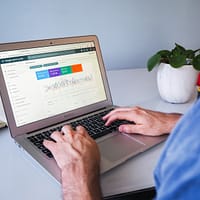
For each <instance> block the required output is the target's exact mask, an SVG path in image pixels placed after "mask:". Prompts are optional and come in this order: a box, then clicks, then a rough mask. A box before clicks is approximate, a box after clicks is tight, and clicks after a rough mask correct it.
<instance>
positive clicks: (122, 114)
mask: <svg viewBox="0 0 200 200" xmlns="http://www.w3.org/2000/svg"><path fill="white" fill-rule="evenodd" d="M132 118H133V117H132V115H131V112H129V111H119V112H116V113H115V114H114V115H111V116H110V117H109V118H108V119H107V121H106V123H105V125H106V126H109V125H110V124H111V123H112V122H113V121H116V120H129V121H133V119H132Z"/></svg>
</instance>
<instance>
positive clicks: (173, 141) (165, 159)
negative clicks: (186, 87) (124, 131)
mask: <svg viewBox="0 0 200 200" xmlns="http://www.w3.org/2000/svg"><path fill="white" fill-rule="evenodd" d="M154 177H155V186H156V191H157V195H156V199H157V200H169V199H170V200H171V199H176V200H179V199H181V200H182V199H187V200H190V199H200V189H199V188H200V101H199V102H197V103H196V104H195V105H194V106H193V107H192V108H191V109H190V111H189V112H188V113H187V114H186V115H184V117H183V118H182V119H181V120H180V121H179V122H178V124H177V126H176V127H175V129H174V130H173V132H172V133H171V134H170V136H169V138H168V141H167V142H166V144H165V147H164V150H163V152H162V154H161V157H160V160H159V162H158V164H157V167H156V169H155V171H154Z"/></svg>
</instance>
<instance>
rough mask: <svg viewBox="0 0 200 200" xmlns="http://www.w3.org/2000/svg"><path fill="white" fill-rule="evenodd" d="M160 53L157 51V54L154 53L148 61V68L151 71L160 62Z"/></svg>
mask: <svg viewBox="0 0 200 200" xmlns="http://www.w3.org/2000/svg"><path fill="white" fill-rule="evenodd" d="M160 58H161V56H160V54H158V53H156V54H155V55H153V56H152V57H151V58H149V60H148V62H147V69H148V71H149V72H150V71H151V70H152V69H153V68H154V67H155V66H156V65H157V64H159V63H160Z"/></svg>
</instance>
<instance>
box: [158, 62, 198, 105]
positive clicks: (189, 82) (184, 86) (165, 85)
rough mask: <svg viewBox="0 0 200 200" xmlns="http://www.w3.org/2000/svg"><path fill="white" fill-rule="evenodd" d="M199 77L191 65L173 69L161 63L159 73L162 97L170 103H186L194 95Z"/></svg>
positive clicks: (159, 89) (159, 88)
mask: <svg viewBox="0 0 200 200" xmlns="http://www.w3.org/2000/svg"><path fill="white" fill-rule="evenodd" d="M197 75H198V71H196V70H195V69H194V68H193V67H192V66H191V65H185V66H182V67H180V68H173V67H171V66H170V65H169V64H165V63H161V64H160V65H159V67H158V72H157V85H158V91H159V93H160V96H161V97H162V99H163V100H165V101H168V102H170V103H186V102H187V101H189V100H190V98H191V97H192V95H194V92H195V85H196V80H197Z"/></svg>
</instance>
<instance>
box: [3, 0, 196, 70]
mask: <svg viewBox="0 0 200 200" xmlns="http://www.w3.org/2000/svg"><path fill="white" fill-rule="evenodd" d="M199 9H200V0H167V1H166V0H98V1H97V0H71V1H69V0H0V25H1V28H0V42H11V41H22V40H33V39H43V38H55V37H65V36H73V35H85V34H96V35H98V37H99V40H100V43H101V48H102V53H103V57H104V62H105V65H106V68H107V69H116V68H118V69H119V68H137V67H145V66H146V61H147V59H148V57H149V56H151V55H152V54H153V53H155V51H157V50H159V49H169V48H170V49H171V48H173V47H174V43H175V42H177V43H180V44H182V45H184V46H185V47H187V48H199V47H200V23H199V21H200V11H199Z"/></svg>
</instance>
